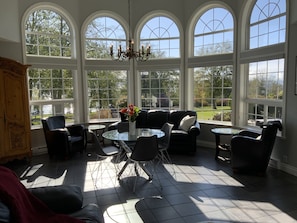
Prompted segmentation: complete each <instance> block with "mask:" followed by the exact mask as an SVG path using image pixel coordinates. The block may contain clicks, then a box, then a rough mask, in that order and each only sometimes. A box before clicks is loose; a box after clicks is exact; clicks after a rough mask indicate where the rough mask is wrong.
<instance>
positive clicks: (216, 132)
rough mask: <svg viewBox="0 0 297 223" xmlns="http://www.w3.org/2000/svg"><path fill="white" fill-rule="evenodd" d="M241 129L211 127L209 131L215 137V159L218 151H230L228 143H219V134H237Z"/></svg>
mask: <svg viewBox="0 0 297 223" xmlns="http://www.w3.org/2000/svg"><path fill="white" fill-rule="evenodd" d="M240 131H241V129H237V128H231V127H230V128H213V129H211V132H212V133H213V134H214V135H215V138H216V154H215V159H216V160H218V158H219V153H220V151H227V152H229V153H230V152H231V147H230V144H221V135H237V134H238V133H239V132H240ZM225 160H226V159H225Z"/></svg>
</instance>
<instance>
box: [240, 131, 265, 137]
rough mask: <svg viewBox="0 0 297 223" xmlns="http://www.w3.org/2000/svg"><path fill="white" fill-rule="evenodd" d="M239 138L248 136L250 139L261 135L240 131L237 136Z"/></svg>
mask: <svg viewBox="0 0 297 223" xmlns="http://www.w3.org/2000/svg"><path fill="white" fill-rule="evenodd" d="M238 135H240V136H248V137H251V138H257V137H259V136H260V135H261V133H257V132H252V131H248V130H243V131H240V133H239V134H238Z"/></svg>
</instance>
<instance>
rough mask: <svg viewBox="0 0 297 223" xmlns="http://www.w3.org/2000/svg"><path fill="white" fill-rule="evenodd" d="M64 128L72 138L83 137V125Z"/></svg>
mask: <svg viewBox="0 0 297 223" xmlns="http://www.w3.org/2000/svg"><path fill="white" fill-rule="evenodd" d="M66 128H67V129H68V131H69V133H70V135H72V136H83V135H84V131H85V129H86V128H85V126H84V125H71V126H67V127H66Z"/></svg>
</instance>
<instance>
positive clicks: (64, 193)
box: [28, 185, 83, 214]
mask: <svg viewBox="0 0 297 223" xmlns="http://www.w3.org/2000/svg"><path fill="white" fill-rule="evenodd" d="M28 190H29V191H30V192H31V193H32V194H33V195H35V196H36V197H37V198H39V199H40V200H41V201H43V202H44V203H45V204H46V205H47V206H48V207H49V208H50V209H51V210H53V211H54V212H56V213H63V214H69V213H72V212H75V211H78V210H80V209H81V207H82V204H83V195H82V192H81V189H80V187H79V186H76V185H59V186H47V187H38V188H31V189H28Z"/></svg>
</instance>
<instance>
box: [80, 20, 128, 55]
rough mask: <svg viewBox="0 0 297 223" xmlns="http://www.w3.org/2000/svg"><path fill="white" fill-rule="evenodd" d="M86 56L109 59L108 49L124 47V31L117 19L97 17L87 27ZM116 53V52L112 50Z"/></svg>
mask: <svg viewBox="0 0 297 223" xmlns="http://www.w3.org/2000/svg"><path fill="white" fill-rule="evenodd" d="M85 37H86V42H85V51H86V55H85V56H86V58H88V59H110V58H111V57H110V50H111V48H112V49H115V51H116V50H117V49H118V48H119V47H122V49H126V33H125V31H124V29H123V27H122V26H121V25H120V23H119V22H118V21H116V20H115V19H113V18H110V17H98V18H96V19H94V20H93V21H91V22H90V24H89V25H88V27H87V30H86V33H85ZM114 53H116V52H114Z"/></svg>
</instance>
